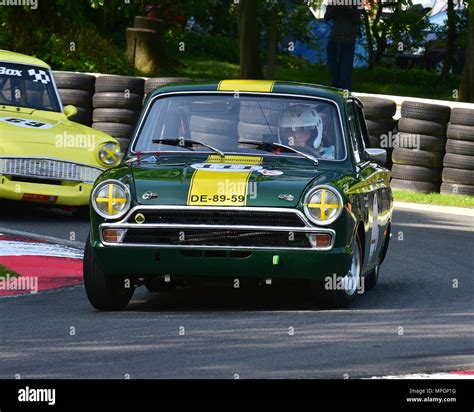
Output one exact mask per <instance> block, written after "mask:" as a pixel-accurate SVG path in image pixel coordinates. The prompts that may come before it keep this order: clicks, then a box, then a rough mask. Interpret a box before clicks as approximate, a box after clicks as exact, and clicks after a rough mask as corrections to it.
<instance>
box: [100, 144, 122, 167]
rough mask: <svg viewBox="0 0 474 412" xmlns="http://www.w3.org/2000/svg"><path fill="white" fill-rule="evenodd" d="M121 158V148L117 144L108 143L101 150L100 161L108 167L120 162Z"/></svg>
mask: <svg viewBox="0 0 474 412" xmlns="http://www.w3.org/2000/svg"><path fill="white" fill-rule="evenodd" d="M120 157H121V152H120V146H119V145H118V144H115V143H111V142H110V143H106V144H104V145H103V146H102V147H101V148H100V149H99V160H100V161H101V163H103V164H104V165H106V166H112V165H114V164H116V163H118V162H119V160H120Z"/></svg>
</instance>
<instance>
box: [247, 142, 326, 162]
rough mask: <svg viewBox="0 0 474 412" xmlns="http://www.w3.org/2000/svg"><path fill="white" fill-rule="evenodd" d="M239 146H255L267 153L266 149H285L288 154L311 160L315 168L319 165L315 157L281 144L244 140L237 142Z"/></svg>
mask: <svg viewBox="0 0 474 412" xmlns="http://www.w3.org/2000/svg"><path fill="white" fill-rule="evenodd" d="M239 144H243V145H252V146H257V147H258V148H260V149H263V150H267V151H268V149H275V148H280V149H286V150H288V151H290V152H293V153H297V154H299V155H301V156H303V157H305V158H306V159H308V160H311V161H312V162H313V163H314V164H315V165H316V166H317V165H318V164H319V161H318V159H316V158H315V157H313V156H311V155H309V154H307V153H304V152H301V151H300V150H298V149H295V148H294V147H291V146H287V145H284V144H281V143H274V142H262V141H259V140H245V141H242V142H239Z"/></svg>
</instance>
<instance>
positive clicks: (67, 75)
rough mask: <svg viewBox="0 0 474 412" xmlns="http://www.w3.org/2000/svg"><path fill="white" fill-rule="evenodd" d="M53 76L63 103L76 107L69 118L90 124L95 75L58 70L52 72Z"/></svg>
mask: <svg viewBox="0 0 474 412" xmlns="http://www.w3.org/2000/svg"><path fill="white" fill-rule="evenodd" d="M53 76H54V80H55V82H56V86H57V88H58V91H59V96H60V97H61V101H62V103H63V105H64V106H67V105H70V104H71V105H73V106H75V107H76V109H77V113H76V114H75V115H74V116H71V117H70V118H69V120H71V121H73V122H77V123H81V124H83V125H86V126H90V125H91V124H92V96H93V94H94V85H95V77H94V76H90V75H87V74H83V73H74V72H60V71H58V72H56V71H55V72H53Z"/></svg>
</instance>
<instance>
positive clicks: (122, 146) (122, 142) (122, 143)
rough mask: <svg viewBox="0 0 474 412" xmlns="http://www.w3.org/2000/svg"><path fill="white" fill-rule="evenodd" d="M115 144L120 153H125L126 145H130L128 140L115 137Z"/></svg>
mask: <svg viewBox="0 0 474 412" xmlns="http://www.w3.org/2000/svg"><path fill="white" fill-rule="evenodd" d="M115 139H116V140H117V143H118V144H119V145H120V150H121V152H122V153H126V152H127V150H128V145H129V144H130V139H125V138H121V137H116V138H115Z"/></svg>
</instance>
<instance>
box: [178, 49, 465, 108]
mask: <svg viewBox="0 0 474 412" xmlns="http://www.w3.org/2000/svg"><path fill="white" fill-rule="evenodd" d="M176 58H177V59H178V60H179V61H180V62H181V63H182V65H180V66H178V67H177V68H176V69H175V70H174V73H170V74H173V75H177V76H183V77H190V78H192V79H195V80H222V79H236V78H237V79H238V78H240V67H239V65H238V64H234V63H228V62H223V61H218V60H215V59H208V58H205V57H201V56H199V57H198V56H177V57H176ZM275 78H276V79H278V80H286V81H294V82H303V83H315V84H321V85H326V86H329V85H330V77H329V72H328V69H327V66H325V65H321V64H319V65H318V64H311V63H308V62H305V61H304V60H301V59H295V58H287V57H285V58H280V59H279V62H278V64H277V68H276V75H275ZM459 82H460V78H459V76H452V77H451V78H449V79H447V80H446V81H440V79H439V76H438V75H436V74H435V73H434V72H430V71H426V70H420V69H411V70H402V69H398V68H387V67H377V68H375V69H373V70H369V69H367V68H358V69H354V72H353V83H354V84H353V88H354V91H356V92H360V93H375V94H389V95H396V96H413V97H422V98H426V99H440V100H450V101H454V99H453V96H452V91H453V90H454V89H457V88H458V87H459Z"/></svg>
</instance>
